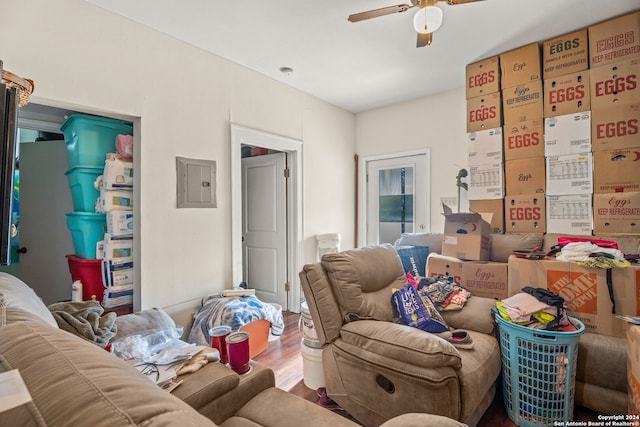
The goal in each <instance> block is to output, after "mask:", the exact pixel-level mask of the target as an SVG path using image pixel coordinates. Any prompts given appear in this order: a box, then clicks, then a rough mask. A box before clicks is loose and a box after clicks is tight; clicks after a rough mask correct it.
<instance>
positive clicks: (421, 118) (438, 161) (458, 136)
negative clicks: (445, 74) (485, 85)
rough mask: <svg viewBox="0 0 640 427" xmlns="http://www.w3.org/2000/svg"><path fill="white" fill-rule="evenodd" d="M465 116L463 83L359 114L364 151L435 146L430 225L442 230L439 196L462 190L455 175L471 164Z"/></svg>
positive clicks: (361, 152) (366, 153)
mask: <svg viewBox="0 0 640 427" xmlns="http://www.w3.org/2000/svg"><path fill="white" fill-rule="evenodd" d="M465 117H466V101H465V93H464V87H461V88H460V89H455V90H452V91H448V92H445V93H441V94H438V95H435V96H431V97H428V98H421V99H418V100H415V101H412V102H406V103H403V104H397V105H392V106H390V107H385V108H380V109H376V110H371V111H368V112H365V113H360V114H358V115H357V116H356V153H357V154H358V155H359V156H360V157H367V156H375V155H380V154H388V153H396V152H403V151H411V150H417V149H423V148H426V147H429V148H430V149H431V165H430V167H431V180H430V192H431V212H430V216H431V231H442V230H443V227H444V217H443V216H442V215H441V214H442V207H441V205H440V198H441V197H450V196H457V194H458V188H457V187H456V175H457V174H458V171H459V170H460V169H461V168H466V167H467V148H466V144H465V141H466V135H467V134H466V126H467V125H466V121H465V120H466V119H465ZM462 191H463V192H464V190H462ZM463 196H464V194H463ZM461 199H463V197H461ZM461 207H462V205H461ZM359 212H364V208H363V207H362V205H360V208H359ZM360 223H361V224H363V221H361V222H360Z"/></svg>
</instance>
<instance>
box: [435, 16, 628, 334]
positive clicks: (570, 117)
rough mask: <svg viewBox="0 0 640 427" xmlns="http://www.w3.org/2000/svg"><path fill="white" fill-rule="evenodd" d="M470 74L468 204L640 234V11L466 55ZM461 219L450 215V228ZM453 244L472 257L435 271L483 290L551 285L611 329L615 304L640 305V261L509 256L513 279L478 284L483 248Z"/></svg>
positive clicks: (562, 228)
mask: <svg viewBox="0 0 640 427" xmlns="http://www.w3.org/2000/svg"><path fill="white" fill-rule="evenodd" d="M541 48H542V49H541ZM498 70H499V71H500V72H498ZM466 74H467V81H466V96H467V133H468V135H467V136H468V142H469V144H468V148H469V151H468V152H469V168H470V180H469V181H470V188H469V200H470V210H471V211H473V212H491V213H493V220H492V222H493V223H492V226H491V232H493V233H501V232H502V231H501V230H504V232H506V233H531V232H533V233H540V234H544V233H547V234H549V233H554V234H556V233H557V234H565V235H578V236H592V235H595V236H597V237H599V238H603V239H607V236H613V235H618V236H620V235H623V236H627V235H636V236H638V235H640V135H639V133H638V131H639V128H640V87H638V84H639V83H640V81H639V80H640V79H639V78H638V76H640V12H634V13H631V14H628V15H625V16H621V17H618V18H614V19H611V20H609V21H606V22H603V23H598V24H595V25H592V26H590V27H588V28H584V29H581V30H578V31H574V32H571V33H568V34H564V35H562V36H559V37H556V38H553V39H550V40H546V41H544V42H542V43H532V44H530V45H527V46H523V47H521V48H518V49H514V50H512V51H509V52H506V53H504V54H501V55H498V56H494V57H491V58H488V59H485V60H482V61H479V62H476V63H473V64H470V65H468V66H467V69H466ZM498 87H499V88H500V89H497V88H498ZM501 117H502V118H501ZM499 139H502V143H503V146H502V150H499V148H496V146H497V141H498V140H499ZM501 159H503V160H502V161H501ZM503 183H504V187H503V186H502V184H503ZM502 188H504V189H505V193H506V194H505V196H504V198H501V197H500V193H501V191H502ZM503 214H504V225H503V226H502V227H501V226H499V225H496V217H498V218H501V217H502V215H503ZM455 219H456V218H454V217H451V218H450V217H447V220H446V222H445V239H447V238H452V239H453V237H450V236H449V233H450V232H452V231H451V230H448V229H447V226H448V225H450V224H451V225H453V224H455V221H454V220H455ZM468 221H469V223H472V221H471V219H468ZM452 230H453V231H456V232H457V231H458V230H466V228H465V227H463V226H461V225H459V224H458V225H456V226H455V227H454V228H453V229H452ZM473 230H474V231H475V228H473ZM459 238H460V237H459V236H458V239H459ZM446 248H447V245H443V255H449V256H451V257H457V258H461V259H464V261H458V262H456V261H454V258H452V259H440V260H439V261H438V260H435V259H434V260H431V259H430V261H429V262H430V264H429V266H428V270H429V274H434V273H435V274H447V273H449V275H455V276H456V277H460V282H461V283H462V284H466V285H467V286H469V285H470V284H471V286H469V287H470V288H471V291H472V292H473V293H475V294H477V295H481V296H494V297H497V298H504V297H506V296H508V295H513V294H515V293H517V292H519V291H520V290H521V289H522V287H524V286H531V285H534V286H540V287H543V286H546V287H547V288H548V289H550V290H552V291H554V292H556V293H559V294H560V295H562V296H563V297H565V300H566V301H567V305H568V308H569V312H570V313H571V314H572V315H573V316H575V317H578V318H579V319H580V320H582V321H583V322H584V323H585V325H586V328H587V331H589V332H593V333H600V334H605V335H612V336H623V335H624V328H623V321H622V320H620V319H617V318H616V317H615V314H627V315H638V314H640V310H639V308H640V267H638V266H632V267H629V268H619V269H613V270H612V271H610V272H609V273H607V271H606V270H605V269H590V268H583V267H581V266H579V265H577V264H575V263H565V262H560V261H556V260H552V259H548V260H539V261H533V260H528V259H519V258H515V257H513V256H512V257H511V258H510V259H509V263H508V281H507V285H505V286H502V285H501V286H500V287H499V288H498V286H497V285H496V281H495V280H491V281H489V282H487V283H486V284H481V286H473V284H474V283H476V284H477V282H472V281H471V275H472V273H471V272H470V271H469V269H470V266H473V265H474V264H473V263H475V264H476V265H479V264H480V263H478V261H481V262H482V261H483V260H486V258H482V257H479V256H469V255H468V254H467V255H465V256H461V255H460V253H458V252H460V251H459V250H458V251H457V252H455V251H449V252H447V251H446ZM438 262H440V263H441V264H442V266H440V265H438ZM465 269H466V270H467V271H466V272H465V271H464V270H465ZM452 273H453V274H452ZM476 273H477V272H476ZM476 273H473V275H474V276H475V277H486V276H487V275H486V274H483V273H482V272H480V273H477V274H476ZM493 277H496V276H495V275H494V276H493ZM491 286H494V287H493V288H492V289H490V287H491ZM610 289H611V294H612V295H613V296H612V297H611V298H610V292H609V291H610ZM498 290H501V291H502V293H500V292H498ZM614 302H615V312H614V311H613V308H614V304H613V303H614Z"/></svg>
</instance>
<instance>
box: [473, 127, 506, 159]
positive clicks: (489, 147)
mask: <svg viewBox="0 0 640 427" xmlns="http://www.w3.org/2000/svg"><path fill="white" fill-rule="evenodd" d="M467 152H468V153H469V154H468V155H469V157H468V158H469V166H477V165H486V164H492V163H502V128H495V129H487V130H480V131H477V132H471V133H468V134H467Z"/></svg>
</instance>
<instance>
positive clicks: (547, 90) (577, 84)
mask: <svg viewBox="0 0 640 427" xmlns="http://www.w3.org/2000/svg"><path fill="white" fill-rule="evenodd" d="M590 109H591V87H590V85H589V70H586V71H578V72H576V73H571V74H564V75H562V76H558V77H554V78H551V79H547V80H545V81H544V116H545V117H551V116H561V115H563V114H570V113H577V112H581V111H589V110H590Z"/></svg>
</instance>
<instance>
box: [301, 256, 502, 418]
mask: <svg viewBox="0 0 640 427" xmlns="http://www.w3.org/2000/svg"><path fill="white" fill-rule="evenodd" d="M300 279H301V282H302V288H303V291H304V294H305V297H306V300H307V303H308V305H309V312H310V314H311V317H312V319H313V324H314V328H315V330H316V332H317V335H318V339H319V341H320V344H322V345H325V347H324V350H323V353H322V365H323V369H324V376H325V382H326V388H327V394H328V395H329V397H331V398H332V399H333V400H334V401H335V402H337V403H338V404H339V405H340V406H341V407H342V408H344V409H345V410H346V411H347V412H348V413H349V414H351V415H352V416H353V417H355V418H356V419H357V420H358V421H360V422H361V423H362V424H364V425H366V426H377V425H380V424H382V423H383V422H384V421H386V420H388V419H391V418H393V417H394V416H397V415H400V414H403V413H408V412H422V413H430V414H438V415H443V416H446V417H449V418H453V419H455V420H459V421H461V422H463V423H466V424H468V425H469V426H475V425H476V424H477V423H478V421H479V420H480V418H481V417H482V415H483V414H484V412H485V411H486V409H487V408H488V407H489V406H490V405H491V402H492V401H493V398H494V396H495V391H496V380H497V379H498V377H499V375H500V371H501V362H500V348H499V344H498V341H497V340H496V338H495V336H494V334H493V330H494V327H495V321H494V319H493V318H492V315H491V307H493V306H494V305H495V301H493V300H491V299H488V298H481V297H477V296H472V297H471V298H470V299H469V300H468V301H467V304H466V305H465V306H464V308H463V309H462V310H461V311H457V312H445V313H443V315H444V317H445V320H446V322H447V324H448V325H449V327H451V328H452V329H453V328H455V329H464V330H467V331H468V332H469V335H470V336H471V338H472V339H473V343H474V346H473V349H471V350H463V349H458V348H456V347H454V346H453V345H452V344H451V343H449V342H448V341H447V340H445V339H442V338H440V337H438V336H436V335H433V334H430V333H428V332H424V331H421V330H419V329H416V328H412V327H409V326H405V325H401V324H397V323H394V322H392V319H393V309H392V306H391V294H392V289H393V288H401V287H403V286H406V276H405V273H404V270H403V267H402V262H401V261H400V258H399V257H398V255H397V253H396V251H395V249H394V248H393V247H392V246H391V245H388V244H385V245H380V246H371V247H364V248H359V249H352V250H348V251H344V252H339V253H333V254H326V255H324V256H323V257H322V261H321V262H320V263H314V264H307V265H305V266H304V267H303V269H302V271H301V272H300Z"/></svg>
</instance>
